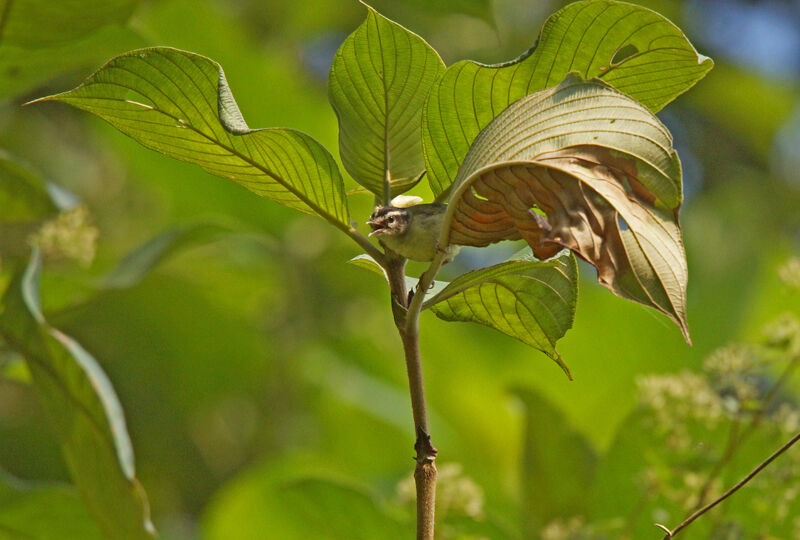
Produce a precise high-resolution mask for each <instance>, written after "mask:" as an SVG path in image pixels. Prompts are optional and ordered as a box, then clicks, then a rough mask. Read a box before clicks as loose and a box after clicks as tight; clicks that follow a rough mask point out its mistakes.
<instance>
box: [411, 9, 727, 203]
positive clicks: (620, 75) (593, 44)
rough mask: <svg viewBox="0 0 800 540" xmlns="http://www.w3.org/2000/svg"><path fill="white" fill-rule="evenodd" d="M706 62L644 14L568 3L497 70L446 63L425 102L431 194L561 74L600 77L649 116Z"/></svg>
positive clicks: (679, 35) (664, 23)
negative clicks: (504, 118)
mask: <svg viewBox="0 0 800 540" xmlns="http://www.w3.org/2000/svg"><path fill="white" fill-rule="evenodd" d="M712 66H713V62H712V61H711V59H710V58H707V57H705V56H703V55H701V54H698V53H697V51H695V49H694V47H693V46H692V44H691V43H689V41H688V39H686V36H684V34H683V32H681V30H680V29H679V28H677V27H676V26H675V25H673V24H672V23H671V22H669V21H668V20H667V19H665V18H664V17H662V16H661V15H659V14H658V13H655V12H653V11H650V10H649V9H646V8H643V7H640V6H635V5H633V4H626V3H622V2H616V1H613V0H584V1H583V2H575V3H573V4H570V5H568V6H566V7H565V8H563V9H561V10H560V11H558V12H557V13H555V14H554V15H552V16H551V17H550V18H549V19H548V20H547V21H546V22H545V24H544V27H543V28H542V31H541V34H540V35H539V39H538V41H537V42H536V45H534V46H533V47H532V48H531V49H530V50H528V51H527V52H526V53H524V54H523V55H522V56H520V57H519V58H517V59H515V60H512V61H510V62H506V63H504V64H496V65H485V64H479V63H477V62H472V61H462V62H458V63H456V64H453V65H452V66H450V67H449V68H447V71H446V72H445V73H444V75H443V76H442V77H441V78H440V79H439V81H438V82H437V83H436V84H435V85H434V87H433V89H432V90H431V92H430V94H429V96H428V100H427V102H426V104H425V116H424V120H423V144H424V147H425V160H426V166H427V170H428V181H429V182H430V185H431V189H433V191H434V193H436V194H437V195H438V194H439V193H441V192H443V191H445V190H446V189H447V188H448V187H449V186H450V183H451V182H452V181H453V178H454V177H455V176H456V172H457V171H458V168H459V166H460V165H461V162H462V161H463V159H464V157H465V156H466V155H467V151H468V150H469V147H470V145H471V144H472V142H473V141H474V140H475V137H477V136H478V133H479V132H480V131H481V129H483V128H484V127H486V126H487V125H488V124H489V122H491V121H492V119H493V118H494V117H496V116H497V115H498V114H500V113H501V112H502V111H503V110H504V109H505V108H506V107H507V106H508V105H510V104H511V103H513V102H514V101H516V100H518V99H519V98H521V97H523V96H526V95H528V94H531V93H533V92H536V91H537V90H542V89H544V88H548V87H551V86H553V85H556V84H558V83H560V82H561V81H562V80H563V79H564V77H565V76H566V75H567V73H570V72H573V71H575V72H578V73H581V74H582V75H583V76H584V77H585V78H587V79H588V78H591V77H600V78H602V79H603V80H605V81H606V82H607V83H609V84H611V85H612V86H614V87H615V88H617V89H619V90H620V91H622V92H624V93H626V94H628V95H630V96H631V97H633V98H634V99H636V100H638V101H640V102H641V103H643V104H644V105H645V106H646V107H648V108H649V109H650V110H652V111H653V112H656V111H658V110H660V109H661V108H662V107H664V105H666V104H667V103H669V102H670V101H672V100H673V99H675V98H676V97H677V96H679V95H680V94H682V93H683V92H685V91H686V90H688V89H689V88H691V87H692V86H693V85H694V84H695V83H696V82H697V81H698V80H700V79H701V78H703V76H705V74H706V73H707V72H708V71H709V70H710V69H711V68H712Z"/></svg>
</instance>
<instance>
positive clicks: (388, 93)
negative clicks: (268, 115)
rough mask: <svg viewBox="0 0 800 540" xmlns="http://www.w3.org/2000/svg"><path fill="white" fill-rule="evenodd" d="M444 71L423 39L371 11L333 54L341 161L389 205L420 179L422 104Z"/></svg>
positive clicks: (422, 166) (332, 91) (333, 99)
mask: <svg viewBox="0 0 800 540" xmlns="http://www.w3.org/2000/svg"><path fill="white" fill-rule="evenodd" d="M443 71H444V63H443V62H442V60H441V58H439V55H438V54H437V53H436V51H434V50H433V49H432V48H431V47H430V45H428V44H427V43H425V41H424V40H423V39H422V38H421V37H419V36H418V35H416V34H414V33H412V32H410V31H408V30H406V29H405V28H403V27H402V26H400V25H398V24H397V23H395V22H393V21H390V20H389V19H387V18H385V17H383V16H382V15H380V14H379V13H377V12H376V11H375V10H373V9H372V8H370V7H369V6H367V19H366V20H365V21H364V23H363V24H362V25H361V26H359V27H358V29H357V30H356V31H355V32H353V33H352V34H351V35H350V36H349V37H348V38H347V39H346V40H345V42H344V43H343V44H342V46H341V47H340V48H339V50H338V51H337V52H336V56H335V57H334V59H333V65H332V66H331V73H330V78H329V79H328V95H329V97H330V101H331V105H332V106H333V109H334V110H335V111H336V116H337V117H338V119H339V152H340V153H341V156H342V163H344V167H345V169H347V172H349V173H350V175H351V176H352V177H353V178H354V179H355V181H356V182H358V183H359V184H361V185H362V186H364V187H366V188H367V189H369V190H370V191H372V192H373V193H375V194H376V195H378V196H379V197H381V198H382V200H384V202H385V203H388V201H389V199H390V198H391V197H393V196H394V195H397V194H398V193H402V192H404V191H407V190H409V189H411V188H412V187H414V185H415V184H416V183H417V182H419V180H420V179H421V177H422V176H421V173H422V172H423V171H424V169H425V159H424V157H423V155H422V141H421V139H420V134H419V131H420V126H421V124H422V106H423V105H424V103H425V97H426V96H427V95H428V91H429V90H430V88H431V86H432V85H433V83H434V81H435V80H436V78H437V77H438V76H439V75H440V74H441V73H442V72H443Z"/></svg>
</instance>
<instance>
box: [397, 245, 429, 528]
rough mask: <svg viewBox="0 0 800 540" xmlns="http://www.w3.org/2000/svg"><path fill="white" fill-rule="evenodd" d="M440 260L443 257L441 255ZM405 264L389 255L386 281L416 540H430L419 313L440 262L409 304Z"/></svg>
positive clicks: (425, 415)
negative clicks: (406, 396) (399, 350)
mask: <svg viewBox="0 0 800 540" xmlns="http://www.w3.org/2000/svg"><path fill="white" fill-rule="evenodd" d="M442 256H443V254H442ZM405 263H406V260H405V259H403V258H401V257H396V256H393V255H391V254H389V255H388V256H387V258H386V265H385V266H384V268H385V269H386V274H387V277H388V278H389V287H390V288H391V301H392V311H393V313H394V320H395V325H396V326H397V331H398V333H399V334H400V339H401V340H402V341H403V351H404V353H405V359H406V370H407V372H408V386H409V390H410V393H411V411H412V414H413V416H414V429H415V432H416V442H415V443H414V450H416V452H417V455H416V457H415V461H416V462H417V465H416V467H415V469H414V481H415V484H416V491H417V539H418V540H433V530H434V510H435V508H436V478H437V475H438V473H437V471H436V465H434V460H435V459H436V454H437V450H436V448H435V447H434V446H433V444H432V443H431V436H430V431H429V428H428V410H427V406H426V404H425V388H424V384H423V378H422V359H421V357H420V352H419V313H420V307H421V306H422V300H423V299H424V297H425V294H424V292H421V291H425V290H427V287H428V286H429V284H430V281H432V280H433V277H432V276H434V275H435V274H436V272H437V271H438V268H439V266H441V260H440V261H439V262H438V263H436V264H434V263H431V267H430V268H428V270H427V271H426V272H425V273H424V274H423V275H422V278H420V280H419V283H418V284H417V294H415V295H414V297H413V299H412V300H411V305H409V302H408V296H407V294H406V286H405V272H404V268H405Z"/></svg>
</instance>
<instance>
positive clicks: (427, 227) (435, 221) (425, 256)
mask: <svg viewBox="0 0 800 540" xmlns="http://www.w3.org/2000/svg"><path fill="white" fill-rule="evenodd" d="M408 199H410V200H411V201H413V202H416V201H417V200H421V199H419V198H418V197H414V198H411V197H406V198H404V199H401V198H400V197H395V198H394V199H392V202H391V203H390V205H389V206H379V207H377V208H376V209H375V211H374V212H373V213H372V216H370V218H369V221H367V225H369V226H370V227H372V232H371V233H369V235H370V236H376V237H378V239H379V240H380V242H381V243H382V244H383V245H384V246H386V247H387V248H389V249H391V250H392V251H394V252H395V253H398V254H399V255H401V256H403V257H405V258H406V259H411V260H414V261H422V262H427V261H430V260H432V259H433V257H434V256H435V255H436V251H437V250H438V249H439V235H440V233H441V232H442V224H443V223H444V215H445V213H446V212H447V205H446V204H437V203H431V204H413V205H412V206H402V205H403V204H406V203H408V202H410V201H409V200H408ZM396 205H397V206H396ZM459 249H460V247H459V246H455V245H450V246H447V248H446V250H445V253H446V255H445V258H444V262H445V263H448V262H450V261H451V260H453V257H455V256H456V254H457V253H458V251H459Z"/></svg>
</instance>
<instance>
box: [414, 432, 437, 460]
mask: <svg viewBox="0 0 800 540" xmlns="http://www.w3.org/2000/svg"><path fill="white" fill-rule="evenodd" d="M414 450H416V451H417V457H416V458H414V459H415V461H416V462H417V463H420V464H422V463H433V461H434V460H435V459H436V456H437V455H438V454H439V451H438V450H437V449H436V447H435V446H433V444H432V443H431V436H430V434H428V433H427V432H426V431H425V430H423V429H422V428H417V442H415V443H414Z"/></svg>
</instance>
